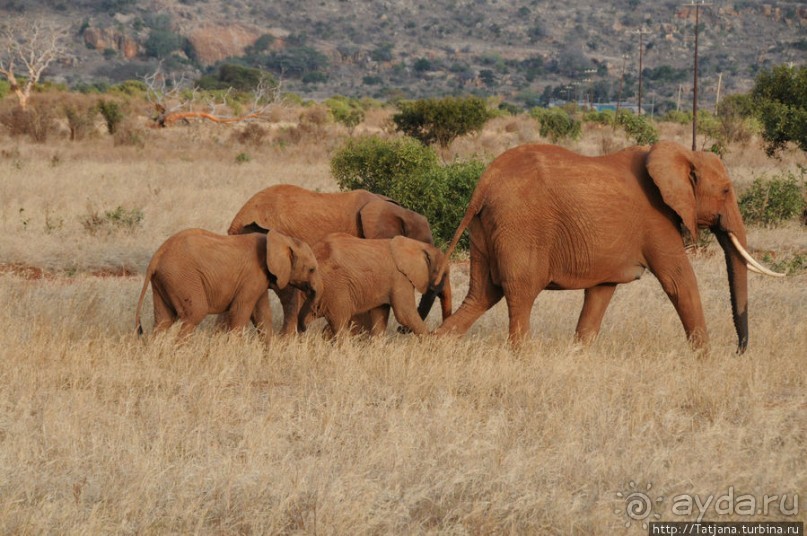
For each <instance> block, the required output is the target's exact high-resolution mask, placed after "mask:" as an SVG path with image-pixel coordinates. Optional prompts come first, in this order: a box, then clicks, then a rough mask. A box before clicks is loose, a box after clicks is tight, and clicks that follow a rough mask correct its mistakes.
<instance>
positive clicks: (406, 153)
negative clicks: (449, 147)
mask: <svg viewBox="0 0 807 536" xmlns="http://www.w3.org/2000/svg"><path fill="white" fill-rule="evenodd" d="M438 162H439V160H438V158H437V153H435V152H434V149H432V148H430V147H425V146H423V145H422V144H420V143H418V141H417V140H414V139H412V138H408V137H402V138H394V139H391V140H385V139H382V138H379V137H378V136H361V137H358V138H354V139H350V140H348V141H347V143H345V145H344V146H342V148H340V149H338V150H337V151H336V153H335V154H334V156H333V158H332V159H331V173H332V174H333V176H334V178H335V179H336V182H337V183H338V184H339V187H340V188H341V189H342V190H356V189H358V188H364V189H365V190H370V191H371V192H375V193H379V194H384V195H389V192H391V191H392V185H393V183H394V182H395V181H396V180H397V179H399V178H401V177H403V178H406V177H411V176H415V175H419V174H421V173H424V172H426V171H428V170H430V169H433V168H435V167H437V165H438Z"/></svg>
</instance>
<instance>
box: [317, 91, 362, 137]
mask: <svg viewBox="0 0 807 536" xmlns="http://www.w3.org/2000/svg"><path fill="white" fill-rule="evenodd" d="M325 105H326V106H327V107H328V109H329V110H330V112H331V115H333V118H334V120H335V121H336V122H337V123H342V124H343V125H345V126H346V127H347V128H348V130H349V131H350V132H353V129H354V128H356V126H357V125H358V124H359V123H361V122H362V121H364V107H363V106H362V105H361V103H360V102H359V101H358V100H356V99H348V98H347V97H341V96H340V97H331V98H330V99H328V100H326V101H325Z"/></svg>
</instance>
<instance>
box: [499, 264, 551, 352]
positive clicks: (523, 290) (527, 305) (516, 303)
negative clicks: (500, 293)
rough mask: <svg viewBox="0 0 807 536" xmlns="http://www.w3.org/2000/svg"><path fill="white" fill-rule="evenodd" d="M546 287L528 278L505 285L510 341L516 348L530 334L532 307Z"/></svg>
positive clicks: (508, 282)
mask: <svg viewBox="0 0 807 536" xmlns="http://www.w3.org/2000/svg"><path fill="white" fill-rule="evenodd" d="M545 286H546V283H543V284H541V283H540V282H536V281H533V280H531V278H530V277H528V276H524V277H521V278H519V279H516V280H514V281H507V282H505V283H504V284H503V287H504V298H505V300H507V314H508V316H509V319H510V332H509V340H510V343H511V344H513V345H514V346H518V345H520V344H521V343H522V342H524V339H526V338H527V336H528V335H529V334H530V316H531V314H532V306H533V304H534V303H535V299H536V298H537V297H538V294H539V293H540V292H541V290H543V288H544V287H545Z"/></svg>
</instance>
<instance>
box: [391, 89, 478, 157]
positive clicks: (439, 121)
mask: <svg viewBox="0 0 807 536" xmlns="http://www.w3.org/2000/svg"><path fill="white" fill-rule="evenodd" d="M398 109H399V110H400V111H399V112H398V113H396V114H395V115H393V116H392V121H393V122H394V123H395V128H396V129H397V130H398V131H400V132H402V133H404V134H406V135H407V136H411V137H413V138H415V139H417V140H420V141H421V142H422V143H423V144H424V145H431V144H433V143H438V144H439V145H440V147H442V148H446V147H448V145H449V144H450V143H451V142H452V141H453V140H454V139H455V138H457V137H458V136H463V135H465V134H470V133H472V132H476V131H478V130H479V129H481V128H482V127H483V126H484V125H485V123H486V122H487V120H488V119H490V117H491V115H490V112H489V111H488V108H487V103H486V102H485V100H484V99H482V98H480V97H473V96H472V97H444V98H432V99H422V100H415V101H401V102H399V103H398Z"/></svg>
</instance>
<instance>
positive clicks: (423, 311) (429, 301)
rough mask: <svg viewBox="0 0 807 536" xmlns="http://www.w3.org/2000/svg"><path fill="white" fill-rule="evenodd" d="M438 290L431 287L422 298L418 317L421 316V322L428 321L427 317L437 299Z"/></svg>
mask: <svg viewBox="0 0 807 536" xmlns="http://www.w3.org/2000/svg"><path fill="white" fill-rule="evenodd" d="M437 292H438V291H437V290H435V289H433V288H431V287H429V289H428V290H426V292H425V293H424V294H423V295H422V296H421V297H420V304H418V315H419V316H420V319H421V320H426V317H427V316H429V312H430V311H431V310H432V305H434V299H435V298H436V297H437Z"/></svg>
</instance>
